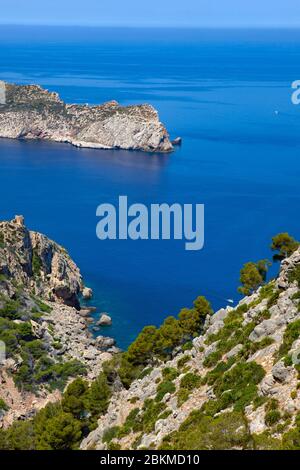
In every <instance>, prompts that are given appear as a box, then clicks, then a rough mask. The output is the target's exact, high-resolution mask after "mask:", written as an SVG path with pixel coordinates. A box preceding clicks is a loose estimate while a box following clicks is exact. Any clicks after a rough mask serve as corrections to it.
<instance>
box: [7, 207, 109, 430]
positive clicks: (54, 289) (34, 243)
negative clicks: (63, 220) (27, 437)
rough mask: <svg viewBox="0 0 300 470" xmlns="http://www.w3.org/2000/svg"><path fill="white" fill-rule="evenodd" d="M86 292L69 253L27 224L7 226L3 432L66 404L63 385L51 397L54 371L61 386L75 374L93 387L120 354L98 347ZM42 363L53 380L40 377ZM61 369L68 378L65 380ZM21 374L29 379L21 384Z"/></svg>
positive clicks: (19, 220) (104, 341)
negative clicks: (83, 306)
mask: <svg viewBox="0 0 300 470" xmlns="http://www.w3.org/2000/svg"><path fill="white" fill-rule="evenodd" d="M84 289H85V288H84V284H83V280H82V276H81V274H80V271H79V268H78V267H77V266H76V264H75V263H74V261H72V259H71V258H70V256H69V255H68V253H67V252H66V250H65V249H64V248H62V247H61V246H60V245H58V244H57V243H55V242H54V241H52V240H50V239H49V238H47V237H46V236H45V235H42V234H40V233H37V232H32V231H29V230H28V229H27V228H26V226H25V224H24V218H23V217H22V216H16V217H15V219H13V220H11V221H9V222H0V347H2V346H3V345H4V347H5V349H4V351H3V352H4V353H5V354H4V360H3V362H2V361H1V368H0V405H1V400H2V401H4V402H5V404H6V405H7V407H8V410H7V411H6V412H3V411H1V409H0V428H1V427H2V426H4V427H7V426H8V425H10V424H12V422H13V421H14V420H19V419H25V418H28V417H30V416H33V415H34V414H35V412H36V411H37V410H39V409H40V408H42V407H44V406H45V405H46V404H47V403H48V402H51V401H57V400H58V399H59V398H60V397H61V385H60V384H59V382H58V383H57V384H56V382H55V380H56V379H55V380H54V383H53V385H54V386H53V387H52V388H53V390H54V391H51V392H50V391H49V389H50V388H51V387H49V386H48V385H49V383H48V382H49V379H50V376H51V368H52V370H53V374H54V375H53V378H54V377H56V378H58V379H59V381H60V380H63V381H64V380H66V379H68V374H69V372H70V371H71V374H70V377H73V376H74V375H72V369H73V370H74V371H75V372H74V373H75V376H76V375H77V373H78V375H81V374H83V375H85V376H86V377H87V378H88V380H94V379H95V378H96V377H97V376H98V375H99V373H100V371H101V369H102V364H103V362H105V361H107V360H110V359H111V358H112V353H115V352H117V351H118V350H117V348H115V349H114V348H113V347H114V345H115V341H114V340H113V339H112V338H103V337H101V338H100V339H99V340H95V339H93V337H92V335H91V334H90V332H89V330H88V327H87V323H86V318H85V316H84V315H83V313H84V311H82V310H80V303H79V296H80V293H81V292H82V291H83V290H84ZM87 290H88V289H87ZM90 310H91V308H89V309H88V310H87V313H89V312H90ZM23 334H24V335H25V336H24V337H23V336H20V335H23ZM24 338H25V340H24ZM30 347H33V348H38V350H39V353H38V355H37V356H36V353H35V355H34V356H33V357H31V354H29V353H28V348H30ZM107 350H110V352H107ZM41 361H43V362H42V364H44V365H43V367H46V368H48V369H49V371H50V376H47V375H45V377H44V378H43V377H42V376H41V370H40V367H42V366H41ZM57 365H59V367H61V369H62V370H64V372H63V374H65V376H64V375H62V377H59V373H58V370H57V369H56V366H57ZM64 365H66V367H65V369H63V367H64ZM22 367H23V368H25V369H24V371H25V375H24V371H23V372H22V375H21V376H20V377H19V378H17V377H18V374H19V373H21V372H20V371H22ZM77 371H78V372H77ZM63 377H64V378H63ZM50 380H51V379H50ZM61 384H63V382H61Z"/></svg>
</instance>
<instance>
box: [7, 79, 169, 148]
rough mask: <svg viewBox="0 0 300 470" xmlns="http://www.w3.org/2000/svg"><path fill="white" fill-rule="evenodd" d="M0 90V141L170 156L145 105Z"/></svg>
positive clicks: (21, 88) (18, 88) (33, 89)
mask: <svg viewBox="0 0 300 470" xmlns="http://www.w3.org/2000/svg"><path fill="white" fill-rule="evenodd" d="M0 90H2V95H3V96H2V99H0V137H6V138H12V139H46V140H54V141H56V142H68V143H71V144H72V145H75V146H77V147H90V148H100V149H112V148H114V149H118V148H120V149H127V150H133V149H134V150H143V151H147V152H170V151H171V150H172V148H173V147H172V144H171V142H170V140H169V135H168V133H167V131H166V129H165V127H164V126H163V124H162V123H161V122H160V121H159V117H158V113H157V111H156V110H155V109H154V108H153V107H152V106H150V105H148V104H144V105H139V106H127V107H124V106H121V105H119V104H118V103H117V102H116V101H111V102H108V103H104V104H103V105H99V106H88V105H74V104H65V103H64V102H63V101H62V100H61V99H60V98H59V96H58V94H57V93H50V92H48V91H47V90H44V89H43V88H41V87H40V86H37V85H26V86H25V85H14V84H8V83H5V82H0ZM1 103H2V104H1Z"/></svg>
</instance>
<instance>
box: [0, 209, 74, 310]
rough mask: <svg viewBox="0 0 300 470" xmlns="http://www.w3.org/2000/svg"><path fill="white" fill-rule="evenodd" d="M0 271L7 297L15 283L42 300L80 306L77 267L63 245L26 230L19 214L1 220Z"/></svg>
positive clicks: (3, 289)
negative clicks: (8, 219)
mask: <svg viewBox="0 0 300 470" xmlns="http://www.w3.org/2000/svg"><path fill="white" fill-rule="evenodd" d="M0 274H2V276H3V277H5V279H6V282H5V283H3V284H2V286H1V289H2V292H3V293H6V294H8V296H10V295H11V292H13V290H14V289H13V286H12V283H17V284H21V285H22V286H23V287H24V288H26V289H27V290H29V291H30V292H34V293H35V295H37V296H38V297H40V298H42V299H45V300H50V301H53V302H61V303H64V304H66V305H69V306H73V307H76V308H77V309H79V308H80V304H79V299H78V295H79V294H80V291H81V290H82V289H83V281H82V277H81V274H80V271H79V268H78V267H77V266H76V264H75V263H74V261H72V259H71V258H70V256H69V255H68V253H67V252H66V250H65V249H64V248H63V247H61V246H60V245H58V244H57V243H55V242H54V241H52V240H50V239H49V238H47V237H46V236H45V235H42V234H40V233H37V232H31V231H29V230H28V229H27V228H26V226H25V224H24V219H23V217H21V216H17V217H16V218H15V219H14V220H11V221H10V222H0Z"/></svg>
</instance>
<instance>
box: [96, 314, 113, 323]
mask: <svg viewBox="0 0 300 470" xmlns="http://www.w3.org/2000/svg"><path fill="white" fill-rule="evenodd" d="M97 325H99V326H110V325H112V319H111V317H110V316H109V315H108V314H107V313H102V314H101V316H100V318H99V320H98V321H97Z"/></svg>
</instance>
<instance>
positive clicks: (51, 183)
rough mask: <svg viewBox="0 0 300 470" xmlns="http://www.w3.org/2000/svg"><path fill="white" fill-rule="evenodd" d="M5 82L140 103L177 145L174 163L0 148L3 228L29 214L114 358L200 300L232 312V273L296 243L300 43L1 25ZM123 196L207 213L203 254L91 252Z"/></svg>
mask: <svg viewBox="0 0 300 470" xmlns="http://www.w3.org/2000/svg"><path fill="white" fill-rule="evenodd" d="M0 79H4V80H7V81H15V82H18V83H29V82H30V83H33V82H34V83H39V84H41V85H43V86H46V87H47V88H48V89H51V90H56V91H58V92H59V93H60V94H61V96H62V98H63V99H65V100H66V101H68V102H77V103H86V102H88V103H99V102H103V101H107V100H110V99H117V100H118V101H120V102H121V103H122V104H129V103H142V102H149V103H151V104H153V106H155V107H156V108H157V109H158V110H159V112H160V116H161V120H162V121H163V122H164V123H165V124H166V126H167V127H168V129H169V131H170V133H171V135H172V137H176V136H177V135H180V136H182V137H183V146H182V148H179V149H177V150H176V151H175V152H174V153H173V154H170V155H155V154H154V155H151V154H143V153H138V152H125V151H95V150H82V149H75V148H73V147H71V146H68V145H63V144H55V143H46V142H42V143H40V142H16V141H9V140H3V141H1V142H0V201H1V209H0V218H1V219H8V218H12V217H13V216H14V215H15V214H24V215H25V218H26V223H27V225H28V226H29V227H30V228H31V229H35V230H38V231H41V232H44V233H46V234H47V235H48V236H50V237H51V238H53V239H55V240H56V241H58V242H60V243H61V244H63V245H64V246H65V247H66V248H67V249H68V251H69V252H70V254H71V256H72V257H73V258H74V259H75V261H76V262H77V264H78V265H79V266H80V267H81V270H82V273H83V275H84V277H85V279H86V282H87V284H88V285H90V286H91V287H93V288H94V291H95V298H94V300H93V304H96V305H97V307H98V311H99V312H100V311H107V312H109V313H110V314H111V315H112V317H113V321H114V324H113V326H112V327H111V328H108V329H107V330H106V333H107V334H109V335H113V336H114V337H116V338H117V340H118V344H119V345H120V346H121V347H125V346H126V345H127V344H128V343H129V342H130V341H131V340H132V339H134V337H135V335H136V334H137V333H138V331H140V329H141V328H142V327H143V326H144V325H146V324H153V323H154V324H159V323H160V322H161V321H162V320H163V318H165V317H166V316H167V315H172V314H177V313H178V311H179V309H180V308H181V307H184V306H189V305H190V304H191V303H192V301H193V299H194V298H195V297H196V296H197V295H199V294H204V295H206V296H207V297H208V298H209V299H210V300H211V301H212V303H213V305H214V307H215V308H218V307H220V306H223V305H226V299H228V298H232V299H234V300H235V301H237V300H238V299H239V295H238V294H237V291H236V289H237V286H238V278H239V270H240V267H241V265H242V264H243V263H244V262H246V261H248V260H257V259H260V258H265V257H268V256H271V254H270V251H269V248H268V247H269V244H270V239H271V237H272V236H273V235H274V234H276V233H277V232H279V231H289V232H290V233H292V234H294V235H295V236H296V237H300V219H299V207H300V197H299V175H300V106H299V107H296V106H293V105H292V104H291V99H290V97H291V82H293V81H294V80H297V79H300V32H298V31H292V30H291V31H284V30H282V31H238V30H236V31H229V30H228V31H214V30H211V31H197V30H194V31H193V30H192V31H185V30H177V31H176V30H144V31H141V30H96V29H95V30H94V29H64V28H12V27H2V26H1V30H0ZM275 111H278V113H275ZM122 194H127V195H128V198H129V202H130V203H133V202H141V203H144V204H147V205H148V204H150V203H152V202H169V203H173V202H181V203H204V204H205V207H206V227H205V240H206V241H205V247H204V249H203V250H202V251H200V252H187V251H185V250H184V245H183V242H180V241H176V242H169V241H138V242H133V241H105V242H103V241H102V242H100V241H99V240H97V238H96V235H95V227H96V222H97V219H96V216H95V211H96V207H97V205H98V204H100V203H102V202H112V203H115V202H117V199H118V196H119V195H122Z"/></svg>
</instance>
